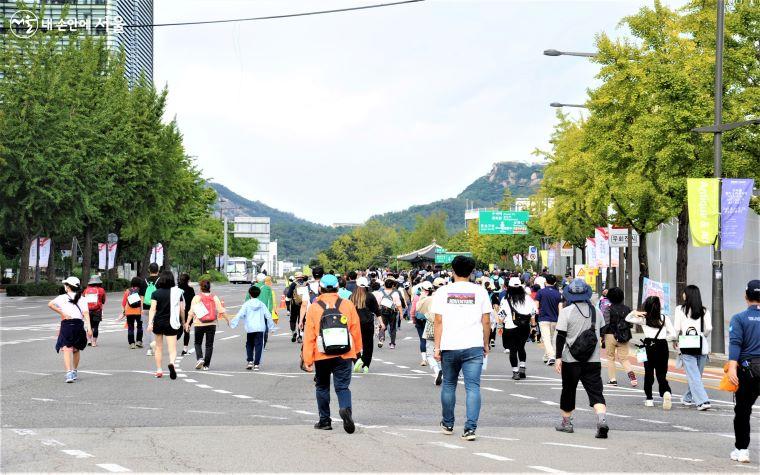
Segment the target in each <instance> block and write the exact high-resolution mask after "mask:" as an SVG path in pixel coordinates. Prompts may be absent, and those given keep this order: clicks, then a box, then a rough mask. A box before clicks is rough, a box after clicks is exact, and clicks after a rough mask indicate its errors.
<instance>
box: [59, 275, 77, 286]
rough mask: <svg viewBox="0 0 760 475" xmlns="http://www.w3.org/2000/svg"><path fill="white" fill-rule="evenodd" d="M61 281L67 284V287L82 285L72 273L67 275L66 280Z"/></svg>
mask: <svg viewBox="0 0 760 475" xmlns="http://www.w3.org/2000/svg"><path fill="white" fill-rule="evenodd" d="M63 283H64V284H66V285H68V286H69V287H79V286H81V285H82V284H81V283H80V282H79V279H78V278H77V277H74V276H73V275H72V276H71V277H67V278H66V280H64V281H63Z"/></svg>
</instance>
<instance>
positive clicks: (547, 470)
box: [528, 465, 565, 473]
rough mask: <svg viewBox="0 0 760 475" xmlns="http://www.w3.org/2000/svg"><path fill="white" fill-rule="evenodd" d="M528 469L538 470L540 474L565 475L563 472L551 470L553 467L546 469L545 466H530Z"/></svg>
mask: <svg viewBox="0 0 760 475" xmlns="http://www.w3.org/2000/svg"><path fill="white" fill-rule="evenodd" d="M528 468H532V469H533V470H538V471H539V472H546V473H565V472H563V471H562V470H557V469H556V468H551V467H544V466H543V465H528Z"/></svg>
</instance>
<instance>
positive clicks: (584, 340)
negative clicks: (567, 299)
mask: <svg viewBox="0 0 760 475" xmlns="http://www.w3.org/2000/svg"><path fill="white" fill-rule="evenodd" d="M573 305H575V307H576V308H577V309H578V311H579V312H580V311H581V309H580V307H578V304H577V303H573ZM588 308H589V309H590V310H591V328H589V329H588V330H584V331H582V332H581V333H580V334H579V335H578V336H577V337H576V338H575V341H574V342H573V344H572V345H571V346H570V354H571V355H573V358H575V360H576V361H578V362H581V363H585V362H587V361H588V360H589V359H591V355H593V354H594V350H596V344H597V343H598V342H599V335H597V334H596V309H595V308H594V306H593V305H590V304H589V306H588ZM581 315H583V312H581ZM583 316H584V317H585V315H583Z"/></svg>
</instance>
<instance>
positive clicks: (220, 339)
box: [219, 335, 240, 341]
mask: <svg viewBox="0 0 760 475" xmlns="http://www.w3.org/2000/svg"><path fill="white" fill-rule="evenodd" d="M239 336H240V335H232V336H225V337H224V338H219V341H222V340H231V339H233V338H237V337H239Z"/></svg>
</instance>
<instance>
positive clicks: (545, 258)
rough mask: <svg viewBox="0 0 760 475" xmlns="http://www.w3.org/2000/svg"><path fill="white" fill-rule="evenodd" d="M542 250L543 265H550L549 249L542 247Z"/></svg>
mask: <svg viewBox="0 0 760 475" xmlns="http://www.w3.org/2000/svg"><path fill="white" fill-rule="evenodd" d="M540 252H541V265H542V266H544V267H548V262H549V251H546V250H544V249H541V251H540Z"/></svg>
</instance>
